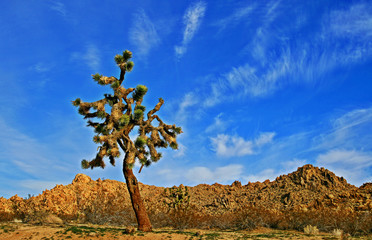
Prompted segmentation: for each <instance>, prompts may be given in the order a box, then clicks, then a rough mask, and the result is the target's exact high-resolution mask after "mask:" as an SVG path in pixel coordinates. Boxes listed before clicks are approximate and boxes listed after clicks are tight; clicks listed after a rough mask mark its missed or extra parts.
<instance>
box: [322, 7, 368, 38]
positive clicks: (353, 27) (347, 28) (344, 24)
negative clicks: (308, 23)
mask: <svg viewBox="0 0 372 240" xmlns="http://www.w3.org/2000/svg"><path fill="white" fill-rule="evenodd" d="M325 31H329V32H330V33H332V34H333V35H335V36H337V37H346V38H351V37H356V38H357V39H355V40H357V41H360V40H362V41H363V39H365V38H367V39H369V38H371V37H372V6H371V4H368V3H358V4H355V5H352V6H351V7H350V8H349V9H347V10H335V11H333V12H331V14H330V16H329V28H326V29H325Z"/></svg>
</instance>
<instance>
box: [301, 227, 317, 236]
mask: <svg viewBox="0 0 372 240" xmlns="http://www.w3.org/2000/svg"><path fill="white" fill-rule="evenodd" d="M304 233H305V234H307V235H316V234H318V233H319V229H318V228H317V227H316V226H311V225H307V226H306V227H305V228H304Z"/></svg>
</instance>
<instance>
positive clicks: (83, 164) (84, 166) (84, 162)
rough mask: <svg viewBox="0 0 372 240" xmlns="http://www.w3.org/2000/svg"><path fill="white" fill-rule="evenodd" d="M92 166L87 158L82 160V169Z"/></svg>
mask: <svg viewBox="0 0 372 240" xmlns="http://www.w3.org/2000/svg"><path fill="white" fill-rule="evenodd" d="M89 167H90V166H89V162H88V161H87V160H85V159H83V160H82V161H81V168H82V169H88V168H89Z"/></svg>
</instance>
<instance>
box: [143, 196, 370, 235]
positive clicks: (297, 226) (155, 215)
mask: <svg viewBox="0 0 372 240" xmlns="http://www.w3.org/2000/svg"><path fill="white" fill-rule="evenodd" d="M172 191H173V192H172ZM181 191H182V190H179V189H174V190H171V191H170V192H171V193H172V194H170V195H168V196H173V198H174V200H175V201H177V199H178V198H179V196H180V195H181V196H182V193H181ZM177 192H178V193H180V194H179V195H178V194H174V193H177ZM184 196H187V195H186V194H185V195H184ZM171 199H172V197H171ZM185 202H186V201H185ZM166 206H174V202H172V201H171V200H170V202H168V203H166ZM150 219H151V221H152V222H153V223H154V227H156V228H161V227H169V226H171V227H174V228H176V229H187V228H189V229H191V228H198V229H220V230H228V229H231V230H253V229H256V228H258V227H266V228H272V229H278V230H297V231H301V232H303V231H304V232H305V233H306V234H317V233H318V232H319V231H321V232H327V233H333V235H334V236H339V235H341V234H342V232H343V233H348V234H351V235H353V236H363V235H368V234H372V213H371V212H359V213H358V212H350V211H348V210H345V209H339V210H336V209H317V210H309V211H294V210H284V211H275V210H268V209H263V208H258V207H253V206H246V207H243V208H241V209H239V210H236V211H233V212H226V213H224V214H213V213H210V214H201V213H200V211H199V210H198V209H197V208H195V206H193V205H189V204H186V203H184V204H183V205H182V204H181V205H179V207H178V208H171V209H170V210H169V208H168V211H166V212H164V211H158V212H155V211H151V210H150ZM335 229H336V230H335ZM340 232H341V233H340Z"/></svg>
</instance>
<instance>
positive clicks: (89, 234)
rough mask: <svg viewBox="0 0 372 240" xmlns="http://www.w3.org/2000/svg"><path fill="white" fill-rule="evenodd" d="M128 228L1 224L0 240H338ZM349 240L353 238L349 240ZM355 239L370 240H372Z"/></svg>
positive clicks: (322, 236)
mask: <svg viewBox="0 0 372 240" xmlns="http://www.w3.org/2000/svg"><path fill="white" fill-rule="evenodd" d="M128 229H130V228H124V227H123V228H120V227H112V226H98V225H43V226H37V225H30V224H23V223H3V224H0V239H24V240H26V239H30V240H31V239H35V240H37V239H40V240H41V239H42V240H48V239H49V240H52V239H53V240H57V239H79V240H81V239H91V240H95V239H103V240H106V239H107V240H108V239H133V240H137V239H138V240H139V239H153V240H160V239H167V240H168V239H175V240H191V239H194V240H199V239H205V240H212V239H226V240H230V239H231V240H232V239H234V240H238V239H328V240H331V239H339V238H337V237H335V236H333V235H332V234H328V233H320V234H318V235H315V236H307V235H305V234H304V233H301V232H296V231H280V230H273V229H267V228H260V229H256V230H253V231H221V230H199V229H187V230H182V231H180V230H174V229H168V228H162V229H154V231H153V232H151V233H144V232H138V231H136V232H133V233H128ZM350 239H352V238H350ZM358 239H372V236H365V237H361V238H360V237H359V238H358Z"/></svg>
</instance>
